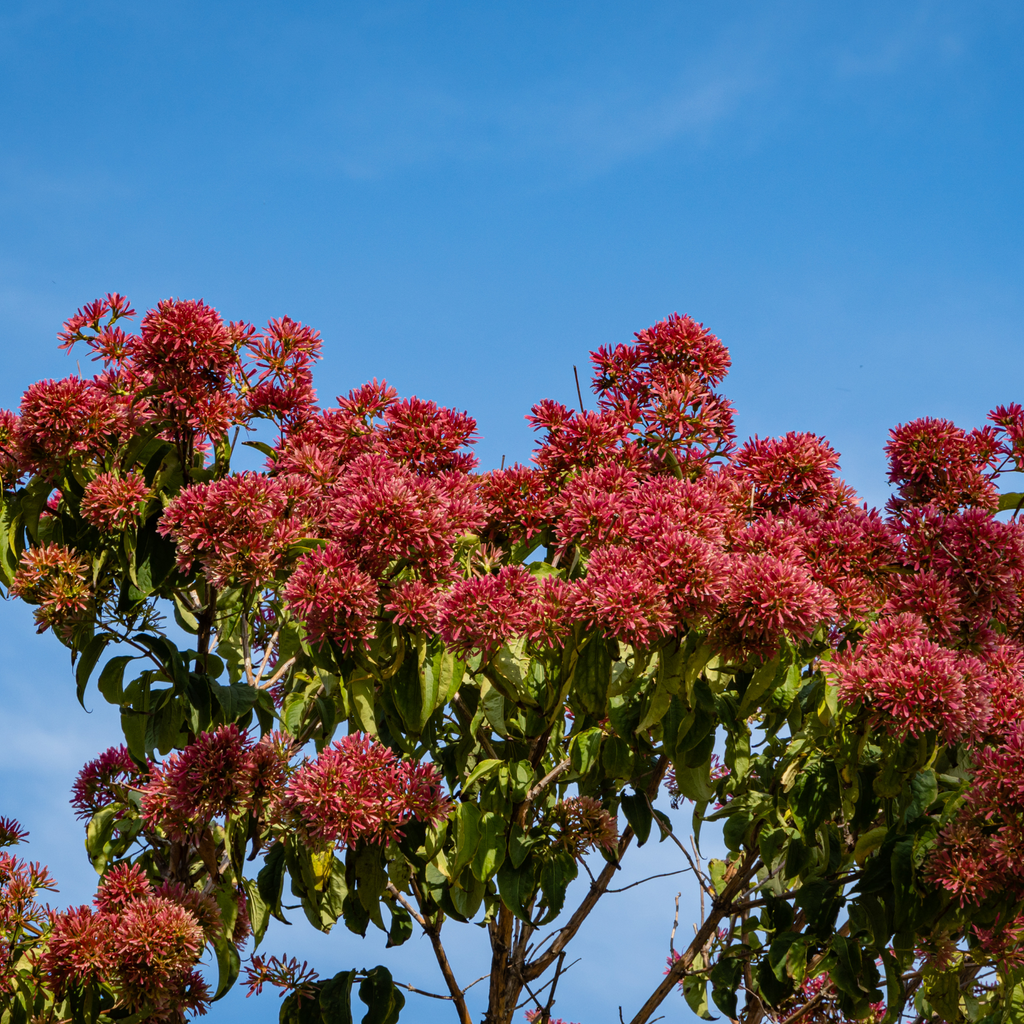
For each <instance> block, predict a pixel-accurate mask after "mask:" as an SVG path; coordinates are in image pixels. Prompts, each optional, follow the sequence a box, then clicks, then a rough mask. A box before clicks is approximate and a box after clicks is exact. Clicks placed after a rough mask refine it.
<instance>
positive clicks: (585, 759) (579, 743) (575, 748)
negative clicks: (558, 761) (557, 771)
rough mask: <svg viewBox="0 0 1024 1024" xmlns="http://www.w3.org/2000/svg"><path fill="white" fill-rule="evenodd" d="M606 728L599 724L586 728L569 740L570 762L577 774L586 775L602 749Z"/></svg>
mask: <svg viewBox="0 0 1024 1024" xmlns="http://www.w3.org/2000/svg"><path fill="white" fill-rule="evenodd" d="M603 736H604V730H603V729H601V728H600V727H599V726H594V727H593V728H591V729H584V730H583V732H579V733H577V734H576V735H575V736H573V738H572V739H571V740H570V741H569V762H570V764H572V770H573V771H574V772H576V774H577V775H586V774H587V772H589V771H590V769H591V767H593V764H594V762H595V761H596V760H597V756H598V754H599V753H600V751H601V738H602V737H603Z"/></svg>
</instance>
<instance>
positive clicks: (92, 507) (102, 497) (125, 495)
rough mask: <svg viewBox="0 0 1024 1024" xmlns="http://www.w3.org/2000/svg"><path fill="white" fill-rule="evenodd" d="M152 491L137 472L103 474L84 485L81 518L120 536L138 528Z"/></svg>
mask: <svg viewBox="0 0 1024 1024" xmlns="http://www.w3.org/2000/svg"><path fill="white" fill-rule="evenodd" d="M150 496H151V491H150V489H149V486H148V485H147V484H146V481H145V480H144V479H143V478H142V477H141V476H140V475H139V474H137V473H131V474H129V475H128V476H124V477H121V476H118V475H117V474H116V473H100V474H99V476H97V477H95V478H94V479H92V480H90V481H89V483H87V484H86V485H85V493H84V494H83V496H82V518H83V519H85V520H86V521H87V522H90V523H92V524H93V526H96V527H98V528H99V529H100V530H103V531H104V533H120V532H122V531H124V530H127V529H129V527H132V526H136V525H138V523H139V521H140V519H141V518H142V513H143V512H144V511H145V506H146V502H147V501H148V500H149V498H150Z"/></svg>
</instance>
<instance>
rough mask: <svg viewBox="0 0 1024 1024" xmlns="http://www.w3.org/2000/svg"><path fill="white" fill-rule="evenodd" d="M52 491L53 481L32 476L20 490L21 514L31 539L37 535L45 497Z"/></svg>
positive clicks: (34, 538) (45, 500)
mask: <svg viewBox="0 0 1024 1024" xmlns="http://www.w3.org/2000/svg"><path fill="white" fill-rule="evenodd" d="M51 493H53V481H52V480H47V479H46V478H45V477H40V476H34V477H32V479H31V480H30V481H29V482H28V484H26V486H25V489H24V490H23V491H22V492H21V514H22V517H23V519H24V521H25V529H26V530H27V531H28V535H29V537H31V538H32V540H33V541H35V540H38V537H39V517H40V515H42V512H43V509H44V508H45V507H46V502H47V499H48V498H49V497H50V495H51Z"/></svg>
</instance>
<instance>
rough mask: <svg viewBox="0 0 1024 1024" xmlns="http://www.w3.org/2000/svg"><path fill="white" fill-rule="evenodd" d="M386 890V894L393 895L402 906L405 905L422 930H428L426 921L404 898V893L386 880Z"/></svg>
mask: <svg viewBox="0 0 1024 1024" xmlns="http://www.w3.org/2000/svg"><path fill="white" fill-rule="evenodd" d="M387 891H388V895H390V896H393V897H394V898H395V899H396V900H398V902H399V903H401V904H402V906H403V907H405V909H406V910H408V911H409V913H410V914H411V915H412V917H413V919H414V920H415V921H416V923H417V924H418V925H419V926H420V927H421V928H422V929H423V930H424V931H429V929H428V928H427V922H426V921H425V920H424V919H423V915H422V914H420V913H419V911H417V909H416V908H415V907H414V906H413V905H412V904H411V903H410V902H409V901H408V900H407V899H406V898H405V895H404V894H403V893H401V892H399V891H398V890H397V889H396V888H395V886H394V885H393V884H392V883H391V882H388V889H387Z"/></svg>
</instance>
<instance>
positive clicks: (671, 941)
mask: <svg viewBox="0 0 1024 1024" xmlns="http://www.w3.org/2000/svg"><path fill="white" fill-rule="evenodd" d="M682 895H683V894H682V893H681V892H677V893H676V916H675V917H674V918H673V919H672V934H671V935H670V936H669V937H668V951H669V952H670V953H671V954H672V955H673V956H675V955H676V929H677V928H678V927H679V897H680V896H682Z"/></svg>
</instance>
